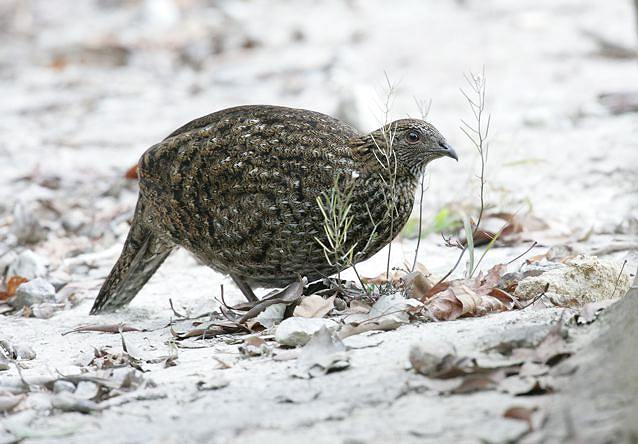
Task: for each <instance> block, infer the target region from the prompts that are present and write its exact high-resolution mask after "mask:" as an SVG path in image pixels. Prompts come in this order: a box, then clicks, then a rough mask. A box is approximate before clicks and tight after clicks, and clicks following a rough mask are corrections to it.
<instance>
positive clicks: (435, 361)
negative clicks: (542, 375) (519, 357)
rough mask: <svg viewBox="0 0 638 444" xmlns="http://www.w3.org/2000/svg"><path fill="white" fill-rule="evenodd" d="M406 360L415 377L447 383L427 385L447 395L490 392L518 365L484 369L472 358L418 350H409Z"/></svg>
mask: <svg viewBox="0 0 638 444" xmlns="http://www.w3.org/2000/svg"><path fill="white" fill-rule="evenodd" d="M409 360H410V364H411V365H412V368H413V369H414V370H415V371H416V372H417V373H420V374H422V375H424V376H426V377H428V378H432V379H436V380H449V382H446V383H444V384H439V383H433V384H430V385H431V388H433V389H435V390H437V391H439V392H441V393H447V394H462V393H470V392H475V391H482V390H494V389H496V388H497V387H498V385H499V383H500V382H501V381H503V380H504V379H505V378H507V377H508V376H510V375H515V374H517V373H518V371H519V368H520V366H519V365H505V366H495V367H484V366H480V365H479V364H478V363H477V361H476V359H474V358H470V357H467V356H457V355H456V354H455V353H454V352H449V353H446V354H443V355H442V354H441V353H439V352H433V351H429V350H427V349H424V348H422V347H419V346H414V347H412V348H411V349H410V354H409Z"/></svg>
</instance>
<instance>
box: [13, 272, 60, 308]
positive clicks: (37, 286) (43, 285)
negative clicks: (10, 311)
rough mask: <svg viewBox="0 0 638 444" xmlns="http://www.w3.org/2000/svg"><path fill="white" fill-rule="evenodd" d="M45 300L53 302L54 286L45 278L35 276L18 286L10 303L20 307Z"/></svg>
mask: <svg viewBox="0 0 638 444" xmlns="http://www.w3.org/2000/svg"><path fill="white" fill-rule="evenodd" d="M45 302H50V303H53V302H55V288H53V285H51V284H50V283H49V282H47V281H46V280H44V279H41V278H37V279H34V280H32V281H29V282H25V283H24V284H22V285H20V286H19V287H18V289H17V291H16V295H15V298H14V299H13V302H12V304H13V306H14V307H15V308H18V309H20V308H23V307H27V306H28V307H30V306H32V305H35V304H42V303H45Z"/></svg>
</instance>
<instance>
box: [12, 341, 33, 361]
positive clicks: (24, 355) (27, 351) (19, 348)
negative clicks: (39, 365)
mask: <svg viewBox="0 0 638 444" xmlns="http://www.w3.org/2000/svg"><path fill="white" fill-rule="evenodd" d="M13 352H14V353H15V354H16V357H17V358H18V359H20V360H23V361H31V360H32V359H35V357H36V354H35V351H34V350H33V349H32V348H31V346H29V345H24V344H19V345H14V346H13Z"/></svg>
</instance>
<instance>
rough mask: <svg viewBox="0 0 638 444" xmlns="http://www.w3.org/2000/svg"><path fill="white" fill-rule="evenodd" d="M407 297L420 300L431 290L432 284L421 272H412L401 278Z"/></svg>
mask: <svg viewBox="0 0 638 444" xmlns="http://www.w3.org/2000/svg"><path fill="white" fill-rule="evenodd" d="M401 283H402V285H403V288H404V289H405V292H406V294H407V296H408V297H410V298H414V299H418V300H422V299H423V298H424V297H425V295H426V294H427V293H428V292H429V291H430V290H431V289H432V287H433V286H434V283H433V282H432V281H431V280H430V279H429V278H428V277H427V275H425V274H423V273H422V272H421V271H412V272H410V273H408V274H406V275H405V276H403V277H402V278H401Z"/></svg>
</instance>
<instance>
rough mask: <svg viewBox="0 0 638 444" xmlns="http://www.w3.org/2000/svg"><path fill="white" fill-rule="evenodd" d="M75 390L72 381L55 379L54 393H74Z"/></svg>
mask: <svg viewBox="0 0 638 444" xmlns="http://www.w3.org/2000/svg"><path fill="white" fill-rule="evenodd" d="M74 391H75V385H74V384H73V383H72V382H71V381H63V380H59V381H55V382H54V383H53V393H62V392H69V393H73V392H74Z"/></svg>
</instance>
